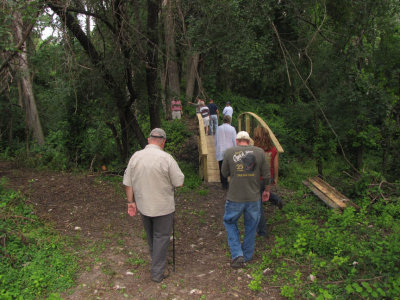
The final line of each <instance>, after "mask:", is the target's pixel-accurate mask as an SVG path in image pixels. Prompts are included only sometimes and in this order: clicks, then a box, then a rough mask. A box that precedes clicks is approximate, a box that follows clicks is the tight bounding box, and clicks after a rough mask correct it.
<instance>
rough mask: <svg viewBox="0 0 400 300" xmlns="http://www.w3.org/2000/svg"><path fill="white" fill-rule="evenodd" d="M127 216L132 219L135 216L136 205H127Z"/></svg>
mask: <svg viewBox="0 0 400 300" xmlns="http://www.w3.org/2000/svg"><path fill="white" fill-rule="evenodd" d="M128 214H129V215H130V216H131V217H133V216H136V203H135V202H133V203H128Z"/></svg>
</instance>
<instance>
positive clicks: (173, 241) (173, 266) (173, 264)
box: [172, 214, 175, 272]
mask: <svg viewBox="0 0 400 300" xmlns="http://www.w3.org/2000/svg"><path fill="white" fill-rule="evenodd" d="M172 270H173V271H174V272H175V214H174V217H173V219H172Z"/></svg>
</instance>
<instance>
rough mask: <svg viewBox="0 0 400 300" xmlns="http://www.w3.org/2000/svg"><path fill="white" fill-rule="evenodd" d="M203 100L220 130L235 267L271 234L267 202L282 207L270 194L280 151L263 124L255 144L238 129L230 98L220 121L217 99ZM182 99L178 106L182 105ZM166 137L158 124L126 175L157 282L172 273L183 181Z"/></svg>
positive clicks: (218, 140)
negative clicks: (257, 242) (172, 246)
mask: <svg viewBox="0 0 400 300" xmlns="http://www.w3.org/2000/svg"><path fill="white" fill-rule="evenodd" d="M198 100H199V101H198V103H197V104H196V109H198V112H199V113H200V114H202V117H203V120H204V116H203V113H204V114H205V112H206V111H207V113H208V116H205V117H208V120H209V121H211V122H210V125H212V126H210V134H211V135H215V148H216V159H217V161H218V164H219V168H220V179H221V185H222V188H223V190H226V191H227V193H226V202H225V213H224V216H223V224H224V226H225V229H226V233H227V240H228V245H229V248H230V252H231V256H232V261H231V267H232V268H241V267H243V266H244V264H245V263H246V262H248V261H250V260H251V259H252V258H253V253H254V247H255V238H256V235H257V234H258V235H259V236H266V235H267V228H266V221H265V215H264V210H263V203H264V202H266V201H270V202H272V203H273V204H275V205H277V206H278V207H279V208H280V209H282V206H283V203H282V200H281V199H280V198H279V197H278V196H277V195H276V194H273V193H271V187H272V186H274V185H276V184H277V182H278V168H279V156H278V152H277V150H276V148H275V146H274V145H273V142H272V140H271V138H270V135H269V132H268V130H267V129H265V128H263V127H257V128H255V129H254V145H253V140H252V139H251V138H250V136H249V134H248V133H247V132H246V131H240V132H239V133H236V129H235V128H234V127H233V126H232V125H231V121H232V114H233V109H232V107H231V106H230V103H227V106H226V107H225V108H224V110H223V115H224V116H223V124H222V125H220V126H218V118H219V111H218V107H217V106H216V105H215V104H214V102H213V101H212V100H210V104H209V105H208V106H206V105H205V104H204V101H202V100H200V99H198ZM179 104H180V102H179ZM179 104H178V103H175V104H174V105H175V107H176V108H177V107H179ZM228 104H229V105H228ZM205 107H206V108H207V109H206V108H205ZM180 108H181V104H180ZM171 111H172V112H174V111H179V110H178V109H177V110H172V104H171ZM175 114H176V115H178V114H177V113H175ZM214 116H215V117H214ZM179 117H180V115H179ZM179 117H177V118H179ZM208 125H209V124H208V123H207V127H208ZM206 133H208V131H207V129H206ZM166 139H167V136H166V133H165V131H164V130H163V129H161V128H155V129H153V130H152V131H151V132H150V135H149V137H148V145H147V146H146V147H145V148H144V149H143V150H140V151H137V152H135V153H134V154H133V155H132V157H131V158H130V160H129V163H128V166H127V168H126V170H125V174H124V177H123V184H124V186H125V193H126V198H127V202H128V204H127V205H128V214H129V215H130V216H135V215H136V213H137V210H138V211H139V212H140V215H141V218H142V223H143V226H144V229H145V231H146V235H147V243H148V246H149V251H150V257H151V270H150V274H151V279H152V281H154V282H157V283H159V282H161V281H163V280H164V279H165V278H166V277H167V276H168V272H167V273H166V271H167V268H166V262H167V253H168V246H169V241H170V235H171V232H172V230H173V219H174V213H175V200H174V190H175V188H177V187H180V186H182V185H183V183H184V174H183V173H182V171H181V170H180V168H179V166H178V164H177V162H176V161H175V160H174V158H173V157H172V156H171V155H170V154H168V153H166V152H165V151H164V146H165V142H166ZM228 177H229V178H230V180H229V182H228ZM241 215H244V227H245V235H244V238H243V242H241V238H240V232H239V228H238V220H239V218H240V217H241Z"/></svg>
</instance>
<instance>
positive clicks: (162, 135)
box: [150, 128, 167, 139]
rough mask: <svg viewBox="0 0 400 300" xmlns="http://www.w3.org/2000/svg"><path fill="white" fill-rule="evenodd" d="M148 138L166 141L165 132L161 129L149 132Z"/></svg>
mask: <svg viewBox="0 0 400 300" xmlns="http://www.w3.org/2000/svg"><path fill="white" fill-rule="evenodd" d="M150 137H152V138H160V139H166V138H167V135H166V134H165V131H164V130H162V129H161V128H154V129H153V130H152V131H151V132H150Z"/></svg>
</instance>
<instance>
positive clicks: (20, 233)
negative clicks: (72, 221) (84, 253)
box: [0, 179, 77, 299]
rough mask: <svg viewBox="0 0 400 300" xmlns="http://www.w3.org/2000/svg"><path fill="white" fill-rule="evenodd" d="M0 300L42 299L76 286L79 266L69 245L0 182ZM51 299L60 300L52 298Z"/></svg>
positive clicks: (17, 195) (16, 194)
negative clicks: (0, 216) (75, 279)
mask: <svg viewBox="0 0 400 300" xmlns="http://www.w3.org/2000/svg"><path fill="white" fill-rule="evenodd" d="M0 199H1V201H0V214H1V215H2V216H3V217H2V220H1V223H0V239H1V240H2V248H0V274H1V275H0V298H1V299H43V298H45V297H46V296H48V295H49V294H50V293H52V292H55V291H62V290H65V289H67V288H69V287H71V286H73V285H74V278H75V273H76V271H77V262H76V260H75V258H74V257H73V255H71V254H69V253H68V251H66V241H65V240H63V239H62V238H61V237H60V236H58V235H57V234H56V233H55V232H54V231H53V230H52V229H51V228H50V227H49V226H48V225H46V224H44V223H42V222H41V221H40V220H39V219H38V217H37V216H36V215H35V214H34V212H33V210H32V208H31V207H30V205H28V204H27V203H26V202H25V199H23V197H22V196H21V195H20V194H19V193H18V192H14V191H11V190H7V189H5V188H4V179H3V180H2V181H1V182H0ZM50 299H60V298H59V297H58V296H57V294H52V295H51V296H50Z"/></svg>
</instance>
